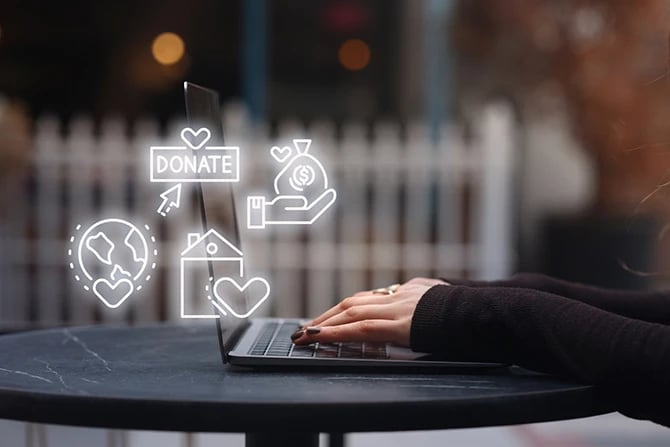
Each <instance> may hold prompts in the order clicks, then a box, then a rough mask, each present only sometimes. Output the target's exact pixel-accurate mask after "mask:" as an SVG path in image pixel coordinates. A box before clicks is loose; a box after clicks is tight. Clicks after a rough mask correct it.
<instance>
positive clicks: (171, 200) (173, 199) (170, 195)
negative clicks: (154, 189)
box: [156, 183, 181, 217]
mask: <svg viewBox="0 0 670 447" xmlns="http://www.w3.org/2000/svg"><path fill="white" fill-rule="evenodd" d="M160 198H161V199H163V201H162V202H161V204H160V205H159V206H158V209H157V210H156V212H157V213H158V214H160V215H161V216H163V217H165V216H167V213H169V212H170V210H171V209H172V208H179V202H180V201H181V183H177V184H176V185H174V186H173V187H172V188H169V189H167V190H165V191H163V192H162V193H161V194H160Z"/></svg>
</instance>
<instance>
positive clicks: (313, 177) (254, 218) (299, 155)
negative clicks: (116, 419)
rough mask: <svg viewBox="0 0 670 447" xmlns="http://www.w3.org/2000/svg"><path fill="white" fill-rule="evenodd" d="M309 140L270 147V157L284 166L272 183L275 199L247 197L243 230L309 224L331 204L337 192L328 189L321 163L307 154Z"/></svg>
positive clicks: (299, 140) (310, 142)
mask: <svg viewBox="0 0 670 447" xmlns="http://www.w3.org/2000/svg"><path fill="white" fill-rule="evenodd" d="M311 144H312V140H309V139H294V140H293V146H294V148H295V151H294V148H292V147H290V146H284V147H281V148H280V147H279V146H273V147H272V148H271V149H270V155H271V156H272V158H274V159H275V160H276V161H277V162H279V163H286V166H284V168H283V169H282V170H281V171H280V172H279V174H277V176H276V177H275V180H274V190H275V194H277V195H276V196H275V198H274V199H272V200H266V198H265V197H263V196H249V197H247V227H248V228H250V229H260V228H265V226H266V225H311V224H313V223H314V222H316V220H317V219H318V218H319V217H321V216H322V215H323V213H325V212H326V211H327V210H328V209H329V208H330V207H331V206H332V205H333V203H335V199H336V198H337V193H336V192H335V190H334V189H333V188H329V187H328V176H327V175H326V170H325V169H324V168H323V165H322V164H321V162H320V161H319V160H318V159H317V158H316V157H314V156H313V155H311V154H308V153H307V152H308V151H309V148H310V145H311Z"/></svg>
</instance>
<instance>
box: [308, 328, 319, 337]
mask: <svg viewBox="0 0 670 447" xmlns="http://www.w3.org/2000/svg"><path fill="white" fill-rule="evenodd" d="M319 332H321V328H320V327H308V328H307V335H316V334H318V333H319Z"/></svg>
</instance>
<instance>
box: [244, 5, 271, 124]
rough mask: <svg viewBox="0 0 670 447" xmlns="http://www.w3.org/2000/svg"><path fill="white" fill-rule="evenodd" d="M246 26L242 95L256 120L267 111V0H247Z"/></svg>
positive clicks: (250, 113)
mask: <svg viewBox="0 0 670 447" xmlns="http://www.w3.org/2000/svg"><path fill="white" fill-rule="evenodd" d="M242 4H243V11H242V15H243V28H242V97H243V99H244V102H245V104H246V106H247V108H248V110H249V117H250V118H251V120H252V122H258V121H261V120H263V119H265V117H266V113H267V59H268V55H267V31H268V20H267V3H266V0H244V1H243V2H242Z"/></svg>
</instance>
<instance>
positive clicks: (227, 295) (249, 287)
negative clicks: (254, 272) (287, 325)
mask: <svg viewBox="0 0 670 447" xmlns="http://www.w3.org/2000/svg"><path fill="white" fill-rule="evenodd" d="M244 292H247V296H246V300H245V299H244V297H243V296H241V294H242V293H244ZM268 296H270V284H268V282H267V281H266V280H265V278H261V277H255V278H251V279H250V280H248V281H247V282H246V283H245V284H244V285H240V284H239V283H238V282H237V281H235V280H234V279H232V278H226V277H224V278H219V279H218V280H217V281H216V282H215V283H214V297H215V298H216V300H217V301H218V302H219V303H221V304H222V305H223V306H224V307H225V308H226V310H227V311H228V312H230V313H231V314H232V315H234V316H236V317H237V318H247V317H248V316H249V315H251V314H252V313H253V312H254V311H255V310H256V309H258V307H259V306H260V305H261V304H263V303H264V302H265V300H267V299H268ZM234 302H242V303H244V306H245V309H233V307H232V305H231V303H234ZM247 303H248V304H247ZM246 308H248V309H246ZM244 310H246V312H244Z"/></svg>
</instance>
